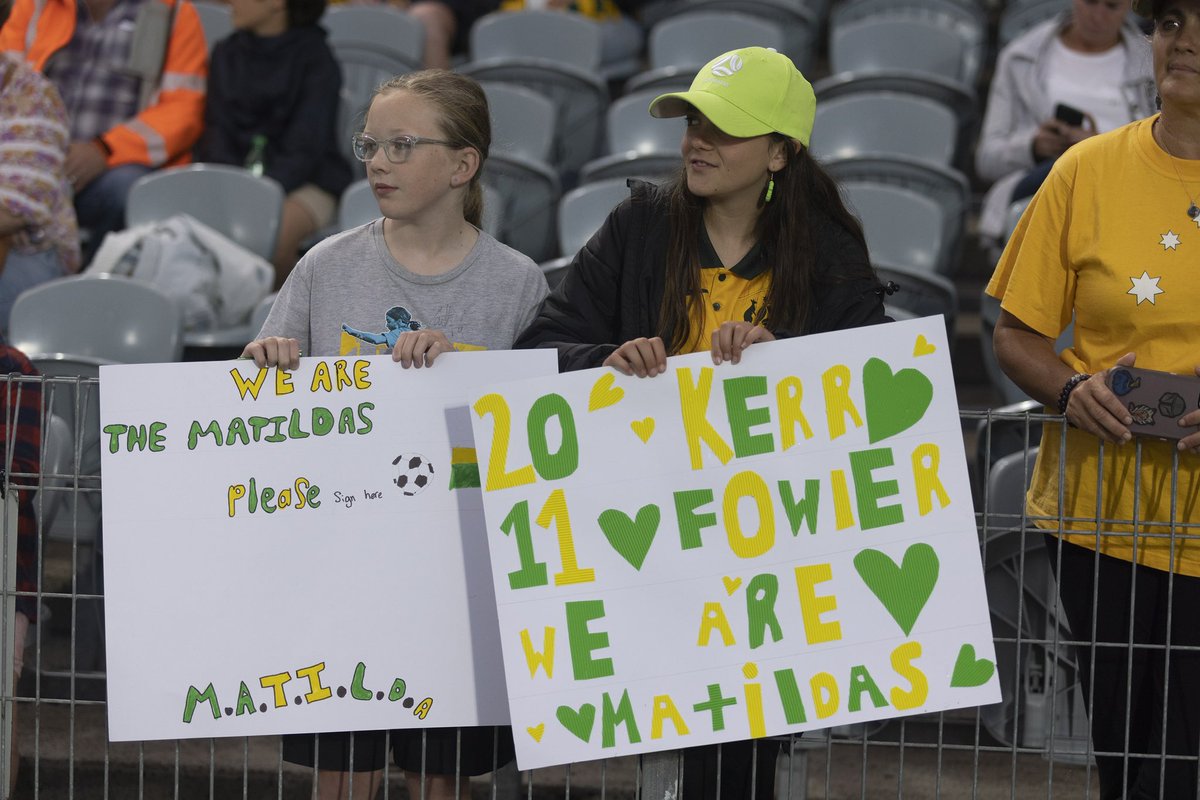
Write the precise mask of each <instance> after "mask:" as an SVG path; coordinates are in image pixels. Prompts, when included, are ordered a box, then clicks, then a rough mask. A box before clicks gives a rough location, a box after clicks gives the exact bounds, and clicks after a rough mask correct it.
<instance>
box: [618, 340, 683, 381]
mask: <svg viewBox="0 0 1200 800" xmlns="http://www.w3.org/2000/svg"><path fill="white" fill-rule="evenodd" d="M603 366H606V367H612V368H613V369H615V370H616V371H617V372H619V373H621V374H622V375H637V376H638V377H639V378H646V377H650V378H653V377H654V376H655V375H661V374H662V373H664V372H666V371H667V347H666V345H664V344H663V340H662V338H661V337H658V336H655V337H654V338H652V339H647V338H645V337H642V338H640V339H633V340H631V341H628V342H626V343H625V344H623V345H621V346H620V347H618V348H617V349H616V350H614V351H613V352H612V354H611V355H609V357H608V358H606V359H604V365H603Z"/></svg>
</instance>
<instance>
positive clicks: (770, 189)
mask: <svg viewBox="0 0 1200 800" xmlns="http://www.w3.org/2000/svg"><path fill="white" fill-rule="evenodd" d="M774 194H775V176H774V175H772V176H771V179H770V180H769V181H767V196H766V197H764V198H763V202H764V203H769V202H771V197H772V196H773V195H774Z"/></svg>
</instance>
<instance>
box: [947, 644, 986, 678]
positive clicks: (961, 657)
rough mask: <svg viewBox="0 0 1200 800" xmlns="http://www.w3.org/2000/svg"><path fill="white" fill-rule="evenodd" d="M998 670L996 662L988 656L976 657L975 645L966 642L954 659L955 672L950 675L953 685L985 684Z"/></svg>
mask: <svg viewBox="0 0 1200 800" xmlns="http://www.w3.org/2000/svg"><path fill="white" fill-rule="evenodd" d="M995 672H996V664H995V663H994V662H992V661H988V660H987V659H986V658H976V657H975V645H973V644H964V645H963V646H962V647H961V648H960V649H959V651H958V658H956V659H954V674H953V675H952V676H950V685H951V686H983V685H984V684H985V683H987V682H988V681H990V680H991V679H992V675H993V674H994V673H995Z"/></svg>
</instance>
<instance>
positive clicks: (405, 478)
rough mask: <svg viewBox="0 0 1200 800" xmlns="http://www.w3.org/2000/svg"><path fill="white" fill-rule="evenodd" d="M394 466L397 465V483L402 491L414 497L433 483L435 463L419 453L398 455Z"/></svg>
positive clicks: (393, 463) (393, 462)
mask: <svg viewBox="0 0 1200 800" xmlns="http://www.w3.org/2000/svg"><path fill="white" fill-rule="evenodd" d="M392 466H394V467H397V471H396V477H395V484H396V485H397V486H398V487H400V491H402V492H404V494H405V495H406V496H408V497H412V496H413V495H414V494H417V493H419V492H421V491H424V489H425V487H426V486H428V485H429V484H431V483H433V464H431V463H429V460H428V459H426V458H425V456H423V455H420V454H419V453H404V454H401V455H398V456H396V459H395V460H394V461H392Z"/></svg>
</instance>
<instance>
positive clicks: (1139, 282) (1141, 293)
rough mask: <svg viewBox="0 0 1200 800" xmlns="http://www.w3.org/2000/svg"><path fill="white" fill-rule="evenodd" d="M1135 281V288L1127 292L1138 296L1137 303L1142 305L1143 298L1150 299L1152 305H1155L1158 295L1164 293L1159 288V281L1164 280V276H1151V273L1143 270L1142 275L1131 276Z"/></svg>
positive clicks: (1131, 279)
mask: <svg viewBox="0 0 1200 800" xmlns="http://www.w3.org/2000/svg"><path fill="white" fill-rule="evenodd" d="M1129 280H1130V281H1132V282H1133V288H1132V289H1130V290H1129V291H1128V292H1126V293H1125V294H1131V295H1133V296H1134V297H1136V298H1137V304H1138V305H1139V306H1140V305H1141V304H1142V301H1143V300H1149V301H1150V305H1154V298H1155V296H1156V295H1160V294H1162V293H1163V290H1162V289H1160V288H1158V282H1159V281H1160V280H1162V276H1159V277H1157V278H1151V277H1150V274H1149V273H1147V272H1146V271H1145V270H1142V277H1140V278H1130V279H1129Z"/></svg>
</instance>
